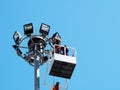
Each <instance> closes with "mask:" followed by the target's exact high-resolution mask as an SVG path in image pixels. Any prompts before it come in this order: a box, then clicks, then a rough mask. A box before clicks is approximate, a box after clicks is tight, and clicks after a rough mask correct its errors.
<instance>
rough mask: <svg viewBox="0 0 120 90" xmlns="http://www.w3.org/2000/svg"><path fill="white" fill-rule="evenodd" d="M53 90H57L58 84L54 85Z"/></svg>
mask: <svg viewBox="0 0 120 90" xmlns="http://www.w3.org/2000/svg"><path fill="white" fill-rule="evenodd" d="M53 90H59V82H57V83H56V85H55V86H54V87H53Z"/></svg>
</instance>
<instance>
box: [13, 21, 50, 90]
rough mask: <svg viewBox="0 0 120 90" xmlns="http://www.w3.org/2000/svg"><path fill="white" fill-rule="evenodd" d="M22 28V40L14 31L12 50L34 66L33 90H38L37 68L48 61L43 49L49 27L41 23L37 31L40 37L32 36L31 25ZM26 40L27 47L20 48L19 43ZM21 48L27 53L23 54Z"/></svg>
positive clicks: (38, 76)
mask: <svg viewBox="0 0 120 90" xmlns="http://www.w3.org/2000/svg"><path fill="white" fill-rule="evenodd" d="M23 27H24V34H25V35H26V37H24V38H22V36H21V34H20V33H19V32H18V31H16V32H15V33H14V35H13V39H14V41H15V45H13V48H14V49H15V50H16V52H17V54H18V56H20V57H22V58H23V59H24V60H25V61H27V62H28V63H29V64H30V65H32V66H34V90H40V81H39V78H40V75H39V74H40V72H39V66H40V65H42V64H43V63H45V62H47V61H48V55H47V54H46V53H45V52H46V50H45V47H46V45H47V43H49V38H47V35H48V34H49V31H50V26H49V25H47V24H44V23H42V24H41V27H40V31H39V32H40V33H41V35H33V25H32V23H29V24H25V25H24V26H23ZM26 39H28V42H27V46H22V45H21V43H22V42H24V41H25V40H26ZM21 48H23V49H27V51H26V52H25V53H24V54H23V52H22V50H21ZM47 51H49V50H47Z"/></svg>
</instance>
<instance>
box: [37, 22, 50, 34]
mask: <svg viewBox="0 0 120 90" xmlns="http://www.w3.org/2000/svg"><path fill="white" fill-rule="evenodd" d="M49 31H50V26H49V25H47V24H45V23H42V24H41V26H40V31H39V32H40V33H41V34H42V35H45V36H47V35H48V34H49Z"/></svg>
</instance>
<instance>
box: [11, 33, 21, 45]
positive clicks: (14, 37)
mask: <svg viewBox="0 0 120 90" xmlns="http://www.w3.org/2000/svg"><path fill="white" fill-rule="evenodd" d="M13 39H14V41H15V43H16V44H19V43H20V41H21V40H22V36H21V34H20V33H19V32H18V31H15V33H14V34H13Z"/></svg>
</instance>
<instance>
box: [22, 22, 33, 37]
mask: <svg viewBox="0 0 120 90" xmlns="http://www.w3.org/2000/svg"><path fill="white" fill-rule="evenodd" d="M23 28H24V34H25V35H26V36H31V34H32V33H33V24H32V23H29V24H25V25H24V26H23Z"/></svg>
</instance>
